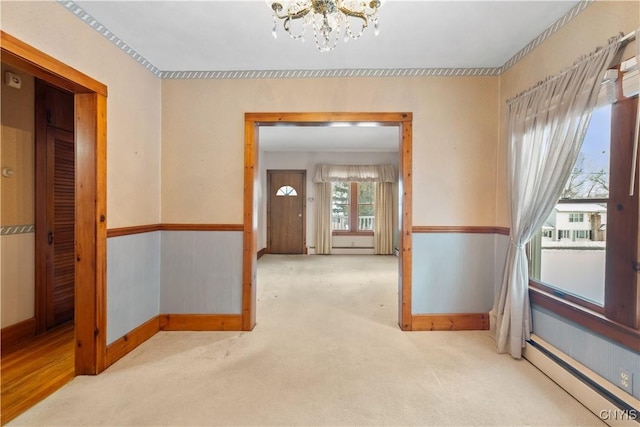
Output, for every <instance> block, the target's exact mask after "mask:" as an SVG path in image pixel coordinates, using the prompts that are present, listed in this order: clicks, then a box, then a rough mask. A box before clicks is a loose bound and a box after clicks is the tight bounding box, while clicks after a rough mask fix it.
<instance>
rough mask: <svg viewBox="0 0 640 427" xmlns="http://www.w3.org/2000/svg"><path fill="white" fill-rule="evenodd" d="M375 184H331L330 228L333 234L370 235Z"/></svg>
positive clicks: (372, 221)
mask: <svg viewBox="0 0 640 427" xmlns="http://www.w3.org/2000/svg"><path fill="white" fill-rule="evenodd" d="M374 206H375V183H373V182H334V183H333V184H332V203H331V211H332V219H331V228H332V230H333V231H334V234H335V233H338V234H339V233H369V234H370V233H371V232H373V226H374V209H375V208H374Z"/></svg>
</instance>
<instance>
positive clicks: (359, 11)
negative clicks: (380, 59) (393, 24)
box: [266, 0, 384, 52]
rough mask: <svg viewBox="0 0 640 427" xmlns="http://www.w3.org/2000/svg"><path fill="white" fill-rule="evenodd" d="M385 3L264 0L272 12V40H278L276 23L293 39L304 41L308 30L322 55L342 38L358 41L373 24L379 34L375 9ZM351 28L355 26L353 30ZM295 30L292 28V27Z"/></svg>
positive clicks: (334, 0)
mask: <svg viewBox="0 0 640 427" xmlns="http://www.w3.org/2000/svg"><path fill="white" fill-rule="evenodd" d="M383 1H384V0H266V2H267V4H268V5H269V6H270V7H271V10H273V37H274V38H277V37H278V33H277V32H276V27H277V24H278V20H282V21H283V24H282V26H283V28H284V30H285V31H286V32H287V33H289V35H290V36H291V38H292V39H295V40H301V41H303V42H304V34H305V32H306V30H307V28H308V27H312V28H313V38H314V39H315V42H316V46H317V48H318V50H320V51H321V52H328V51H331V50H333V49H334V48H335V47H336V46H337V44H338V40H339V39H340V37H341V34H342V35H343V37H344V41H345V42H346V41H348V40H349V39H354V40H355V39H358V38H360V36H361V35H362V33H364V29H365V28H367V27H368V26H369V22H373V28H374V34H375V35H378V33H379V26H378V9H379V8H380V6H381V5H382V3H383ZM352 25H355V29H356V30H357V31H354V30H353V29H352ZM294 27H295V28H294Z"/></svg>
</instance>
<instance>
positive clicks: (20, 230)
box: [0, 224, 36, 236]
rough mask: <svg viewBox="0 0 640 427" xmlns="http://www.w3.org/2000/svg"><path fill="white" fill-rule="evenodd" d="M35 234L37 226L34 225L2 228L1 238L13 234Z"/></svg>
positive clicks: (4, 226)
mask: <svg viewBox="0 0 640 427" xmlns="http://www.w3.org/2000/svg"><path fill="white" fill-rule="evenodd" d="M35 232H36V226H35V225H33V224H23V225H3V226H0V236H9V235H12V234H29V233H35Z"/></svg>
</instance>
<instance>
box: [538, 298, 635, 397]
mask: <svg viewBox="0 0 640 427" xmlns="http://www.w3.org/2000/svg"><path fill="white" fill-rule="evenodd" d="M531 316H532V317H533V333H534V334H536V335H537V336H539V337H540V338H542V339H543V340H545V341H546V342H548V343H549V344H551V345H552V346H554V347H556V348H557V349H558V350H560V351H562V352H563V353H565V354H566V355H568V356H570V357H571V358H573V359H575V360H577V361H578V362H580V363H582V364H583V365H585V366H586V367H587V368H589V369H591V370H592V371H593V372H595V373H596V374H598V375H600V376H601V377H603V378H605V379H607V380H608V381H610V382H611V383H612V384H615V385H618V384H619V380H620V371H619V368H624V369H625V370H627V371H628V372H631V373H633V383H634V384H633V396H635V398H636V399H640V385H639V384H640V354H638V353H636V352H634V351H631V350H629V349H628V348H626V347H623V346H621V345H619V344H617V343H615V342H613V341H610V340H608V339H607V338H604V337H602V336H601V335H598V334H595V333H593V332H592V331H590V330H588V329H586V328H584V327H583V326H581V325H578V324H577V323H574V322H571V321H570V320H567V319H564V318H562V317H561V316H558V315H557V314H555V313H553V312H551V311H549V310H546V309H545V308H542V307H539V306H535V305H534V306H533V310H532V314H531Z"/></svg>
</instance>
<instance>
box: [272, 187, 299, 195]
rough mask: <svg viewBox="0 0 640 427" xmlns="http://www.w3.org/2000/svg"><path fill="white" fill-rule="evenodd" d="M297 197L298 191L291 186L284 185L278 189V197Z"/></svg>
mask: <svg viewBox="0 0 640 427" xmlns="http://www.w3.org/2000/svg"><path fill="white" fill-rule="evenodd" d="M297 195H298V193H297V191H296V189H295V188H293V187H291V186H289V185H283V186H282V187H280V188H278V191H276V196H297Z"/></svg>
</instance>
